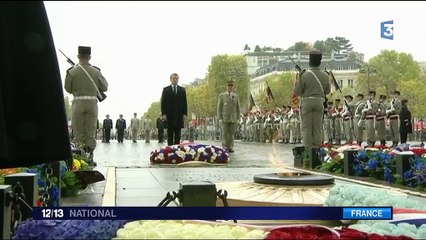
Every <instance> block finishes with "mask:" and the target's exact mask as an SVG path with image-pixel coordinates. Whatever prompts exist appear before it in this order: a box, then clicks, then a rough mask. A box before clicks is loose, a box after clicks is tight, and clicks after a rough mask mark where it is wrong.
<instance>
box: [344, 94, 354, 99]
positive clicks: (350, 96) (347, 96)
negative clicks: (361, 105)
mask: <svg viewBox="0 0 426 240" xmlns="http://www.w3.org/2000/svg"><path fill="white" fill-rule="evenodd" d="M345 97H346V98H350V99H351V100H353V99H354V97H352V95H346V96H345Z"/></svg>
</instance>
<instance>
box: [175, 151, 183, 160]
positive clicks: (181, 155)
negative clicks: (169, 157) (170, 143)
mask: <svg viewBox="0 0 426 240" xmlns="http://www.w3.org/2000/svg"><path fill="white" fill-rule="evenodd" d="M176 155H178V156H179V157H180V158H182V159H185V152H184V151H181V150H179V151H176Z"/></svg>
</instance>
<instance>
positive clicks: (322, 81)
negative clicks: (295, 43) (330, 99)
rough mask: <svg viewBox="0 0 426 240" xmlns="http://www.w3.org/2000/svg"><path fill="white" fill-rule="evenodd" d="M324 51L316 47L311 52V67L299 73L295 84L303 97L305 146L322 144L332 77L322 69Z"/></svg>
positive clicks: (303, 137) (298, 92)
mask: <svg viewBox="0 0 426 240" xmlns="http://www.w3.org/2000/svg"><path fill="white" fill-rule="evenodd" d="M321 60H322V53H321V52H320V51H318V50H316V49H314V50H312V51H310V52H309V69H308V70H307V71H306V72H301V73H299V75H298V77H297V80H296V83H295V85H294V91H295V93H296V94H297V95H298V96H300V97H301V99H302V101H301V109H300V110H301V124H302V140H303V144H304V146H305V148H310V147H319V146H320V145H321V128H322V124H323V121H322V117H323V114H324V101H325V96H326V94H329V93H330V79H329V76H328V75H327V73H325V72H323V71H321V70H320V68H319V67H320V65H321Z"/></svg>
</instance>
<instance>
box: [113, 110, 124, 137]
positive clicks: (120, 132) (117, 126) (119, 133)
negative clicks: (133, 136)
mask: <svg viewBox="0 0 426 240" xmlns="http://www.w3.org/2000/svg"><path fill="white" fill-rule="evenodd" d="M115 129H117V141H118V143H123V138H124V130H125V129H126V120H125V119H123V114H120V118H119V119H117V121H116V122H115Z"/></svg>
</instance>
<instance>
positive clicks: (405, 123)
mask: <svg viewBox="0 0 426 240" xmlns="http://www.w3.org/2000/svg"><path fill="white" fill-rule="evenodd" d="M407 103H408V100H407V99H402V101H401V111H400V112H399V120H400V122H399V134H400V137H401V143H407V136H408V134H409V133H413V125H412V123H411V111H410V109H408V106H407Z"/></svg>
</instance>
